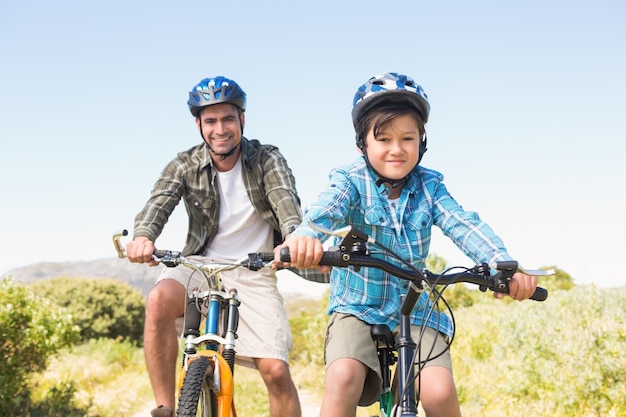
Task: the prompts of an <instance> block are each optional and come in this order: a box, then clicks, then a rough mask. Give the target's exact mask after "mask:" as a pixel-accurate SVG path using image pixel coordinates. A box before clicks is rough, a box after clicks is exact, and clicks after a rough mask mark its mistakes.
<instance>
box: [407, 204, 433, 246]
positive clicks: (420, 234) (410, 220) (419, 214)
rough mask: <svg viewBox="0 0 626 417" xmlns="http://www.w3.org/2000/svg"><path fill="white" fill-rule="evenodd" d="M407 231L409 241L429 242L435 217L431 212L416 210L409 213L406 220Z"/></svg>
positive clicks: (419, 243)
mask: <svg viewBox="0 0 626 417" xmlns="http://www.w3.org/2000/svg"><path fill="white" fill-rule="evenodd" d="M404 224H405V231H406V234H407V237H408V239H409V242H411V243H412V244H416V243H417V244H418V245H419V246H420V247H421V244H423V243H427V242H426V241H428V240H429V239H430V229H431V227H432V226H433V217H432V215H431V214H430V213H429V212H425V211H415V212H413V213H411V214H408V215H407V216H406V218H405V220H404ZM424 249H425V248H422V250H420V252H423V250H424Z"/></svg>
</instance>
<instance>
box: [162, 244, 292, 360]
mask: <svg viewBox="0 0 626 417" xmlns="http://www.w3.org/2000/svg"><path fill="white" fill-rule="evenodd" d="M187 258H188V259H190V260H194V261H197V260H200V261H202V262H205V263H206V262H209V261H210V260H209V258H206V257H202V256H189V257H187ZM220 277H221V281H222V284H223V285H224V287H225V288H226V290H228V289H231V288H236V289H237V291H238V296H239V300H240V301H241V305H240V306H239V327H238V329H237V335H238V337H237V341H236V343H235V352H236V354H237V356H236V361H237V364H238V365H242V366H247V367H250V368H256V364H255V362H254V360H253V358H272V359H280V360H282V361H284V362H285V363H289V362H288V361H289V350H290V349H291V345H292V337H291V329H290V327H289V320H288V319H287V314H286V312H285V307H284V305H283V297H282V296H281V294H280V292H279V291H278V287H277V279H276V274H275V271H274V270H273V269H271V268H268V267H266V268H262V269H260V270H259V271H250V270H249V269H247V268H244V267H240V268H235V269H232V270H229V271H222V272H220ZM163 279H174V280H176V281H178V282H180V283H181V284H182V285H183V286H184V287H185V288H187V292H188V294H191V292H192V291H193V289H194V288H200V290H207V289H208V285H207V283H206V280H205V278H204V275H203V274H200V273H199V272H194V271H193V270H191V269H189V268H187V267H185V266H177V267H175V268H164V269H163V271H162V272H161V274H160V275H159V278H158V279H157V282H159V281H161V280H163ZM182 329H183V318H182V317H180V318H179V319H178V320H177V321H176V330H177V331H178V332H179V333H182Z"/></svg>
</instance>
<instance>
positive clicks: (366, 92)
mask: <svg viewBox="0 0 626 417" xmlns="http://www.w3.org/2000/svg"><path fill="white" fill-rule="evenodd" d="M384 99H392V100H394V101H405V102H406V104H408V105H409V106H412V107H414V108H415V110H416V111H417V112H418V113H419V114H420V116H422V119H423V120H424V123H426V122H428V115H429V113H430V104H429V103H428V96H427V95H426V93H425V92H424V89H423V88H422V87H421V86H419V85H417V84H416V83H415V81H413V79H412V78H411V77H408V76H406V75H403V74H398V73H396V72H386V73H384V74H381V75H377V76H374V77H372V78H370V79H369V80H367V82H366V83H365V84H363V85H362V86H360V87H359V89H358V90H357V92H356V94H355V95H354V100H353V102H352V105H353V107H352V122H353V123H354V124H355V125H356V122H357V120H359V118H360V117H361V116H363V114H365V113H366V112H367V111H368V110H369V109H371V108H372V107H373V106H374V105H376V104H377V103H379V102H380V101H382V100H384Z"/></svg>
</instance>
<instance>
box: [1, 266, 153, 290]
mask: <svg viewBox="0 0 626 417" xmlns="http://www.w3.org/2000/svg"><path fill="white" fill-rule="evenodd" d="M161 268H164V267H163V266H161V265H158V266H155V267H149V266H147V265H145V264H134V263H130V262H128V260H127V259H120V258H106V259H98V260H95V261H81V262H40V263H36V264H32V265H27V266H24V267H21V268H16V269H13V270H10V271H8V272H6V273H4V274H3V275H2V276H3V277H4V276H6V275H10V276H11V277H13V279H15V281H17V282H23V283H30V282H33V281H38V280H41V279H46V278H57V277H80V278H94V279H98V278H115V279H118V280H120V281H123V282H128V283H129V284H130V285H131V286H132V287H134V288H137V289H138V290H140V291H141V293H142V294H143V295H144V296H145V295H146V294H148V291H149V290H150V288H151V287H152V285H154V282H155V281H156V278H157V277H158V275H159V272H160V271H161Z"/></svg>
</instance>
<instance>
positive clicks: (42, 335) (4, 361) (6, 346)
mask: <svg viewBox="0 0 626 417" xmlns="http://www.w3.org/2000/svg"><path fill="white" fill-rule="evenodd" d="M77 340H78V328H77V327H76V326H74V324H73V321H72V317H71V315H70V314H69V313H68V311H67V310H65V309H62V308H60V307H58V306H56V305H54V304H52V303H51V302H50V301H49V300H47V299H44V298H41V297H37V296H35V295H34V294H33V293H32V292H31V291H30V290H29V289H28V288H27V287H25V286H23V285H20V284H18V283H15V282H14V281H13V280H12V279H11V278H10V277H5V278H4V279H3V280H2V282H1V284H0V347H1V349H0V415H2V416H8V415H27V410H28V409H29V403H30V399H29V393H28V389H27V381H28V378H29V376H30V375H32V374H33V373H36V372H38V371H41V370H43V369H45V368H46V365H47V363H48V358H49V357H50V356H52V355H53V354H55V353H56V352H57V351H58V350H60V349H61V348H63V347H67V346H70V345H72V344H73V343H75V342H76V341H77Z"/></svg>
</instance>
